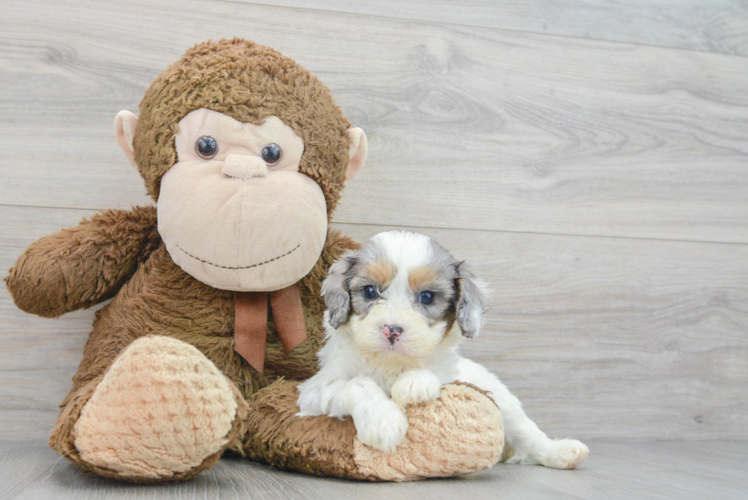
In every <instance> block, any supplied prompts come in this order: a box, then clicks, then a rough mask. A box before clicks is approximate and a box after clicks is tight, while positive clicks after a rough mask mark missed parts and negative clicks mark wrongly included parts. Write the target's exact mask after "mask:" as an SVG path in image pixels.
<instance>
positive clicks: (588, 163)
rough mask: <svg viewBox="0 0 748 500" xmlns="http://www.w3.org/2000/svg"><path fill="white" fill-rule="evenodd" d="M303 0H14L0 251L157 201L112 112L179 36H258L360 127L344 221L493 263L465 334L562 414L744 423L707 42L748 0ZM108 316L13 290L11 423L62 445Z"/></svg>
mask: <svg viewBox="0 0 748 500" xmlns="http://www.w3.org/2000/svg"><path fill="white" fill-rule="evenodd" d="M304 1H306V0H284V2H285V3H284V5H288V6H295V7H293V8H287V7H281V6H273V5H255V4H251V3H243V2H241V1H238V2H229V1H219V0H210V1H207V2H206V1H200V2H198V1H197V0H184V1H180V2H177V1H176V0H156V1H146V0H133V1H132V2H127V3H122V2H114V1H102V2H96V4H95V8H94V6H93V3H92V2H91V1H90V0H88V1H85V0H70V1H66V2H55V1H52V0H34V1H33V2H22V1H20V0H4V1H3V2H2V3H0V49H2V50H0V148H1V150H2V151H3V155H2V158H0V269H3V270H5V269H7V268H9V267H10V266H11V265H12V263H13V262H14V261H15V259H16V258H17V256H18V255H19V254H20V253H21V251H22V250H23V249H24V248H25V247H26V246H27V245H28V244H30V243H31V242H32V241H34V240H35V239H36V238H38V237H41V236H43V235H46V234H49V233H52V232H54V231H57V230H58V229H60V228H61V227H66V226H72V225H75V224H77V223H78V221H79V220H80V219H81V218H82V217H84V216H89V215H91V214H92V213H93V212H94V210H96V209H104V208H127V207H129V206H131V205H133V204H142V203H148V202H149V200H148V198H147V197H146V195H145V189H144V187H143V184H142V181H141V179H140V178H139V176H138V174H137V173H136V172H135V170H134V169H133V168H132V167H131V166H130V165H129V164H128V163H127V161H126V160H125V159H124V157H123V156H122V154H121V153H120V151H119V149H118V147H117V145H116V141H115V140H114V138H113V134H112V132H111V124H112V120H113V117H114V115H115V114H116V112H117V111H119V110H120V109H130V110H136V108H137V104H138V102H139V100H140V98H141V97H142V94H143V92H144V90H145V88H146V87H147V86H148V85H149V83H150V82H151V80H152V79H153V78H154V77H155V76H156V75H157V74H158V73H159V72H160V71H161V70H162V69H163V68H164V67H166V65H168V64H169V63H171V62H173V61H174V60H176V59H177V58H178V57H179V56H180V55H181V54H182V52H183V51H184V50H185V49H186V48H187V47H189V46H191V45H193V44H194V43H196V42H198V41H201V40H204V39H207V38H214V39H215V38H221V37H231V36H235V35H236V36H244V37H247V38H251V39H255V40H257V41H258V42H260V43H264V44H266V45H270V46H273V47H275V48H277V49H279V50H280V51H282V52H284V53H285V54H287V55H290V56H292V57H294V58H295V59H297V60H298V61H299V62H300V63H301V64H303V65H304V66H306V67H307V68H309V69H310V70H311V71H312V72H314V73H316V74H318V75H319V76H320V77H321V78H322V80H323V81H324V82H325V83H327V84H328V85H329V86H330V87H331V89H332V91H333V94H334V96H335V97H336V99H337V100H338V102H339V103H340V104H341V105H342V107H343V108H344V111H345V112H346V113H347V114H348V115H349V116H350V117H351V119H352V121H353V122H354V123H355V124H356V125H360V126H362V127H364V129H365V130H366V131H367V134H368V136H369V144H370V154H369V160H368V166H367V168H366V169H365V170H364V171H363V172H362V173H361V174H360V176H359V177H358V178H357V179H356V180H355V181H354V182H353V183H351V185H350V186H349V187H348V189H347V192H346V193H345V195H344V197H343V201H342V203H341V206H340V208H339V210H338V212H337V214H336V220H337V226H338V227H339V228H341V229H342V230H343V231H344V232H345V233H347V234H350V235H351V236H354V237H356V238H358V239H364V238H367V237H369V236H371V235H373V234H375V233H377V232H379V231H381V230H384V229H387V228H393V227H400V228H411V229H413V230H417V231H419V232H425V233H427V234H430V235H432V236H434V237H435V238H436V239H437V240H438V241H440V242H442V243H443V244H444V245H445V246H447V247H448V248H450V249H451V250H452V251H453V252H454V253H455V254H456V255H457V256H459V257H461V258H465V259H467V260H468V262H470V263H471V264H472V265H473V266H474V267H475V269H476V270H477V272H478V274H479V275H481V276H483V277H484V278H486V279H488V280H489V281H491V282H492V286H493V288H494V290H495V293H494V299H493V308H492V309H491V311H490V313H489V321H488V324H487V327H486V329H485V332H484V335H483V336H482V337H480V338H479V339H477V340H475V341H472V342H469V343H466V344H465V352H466V353H467V354H468V355H469V356H470V357H473V358H475V359H477V360H478V361H480V362H481V363H483V364H485V365H487V366H489V367H490V368H492V369H493V370H494V371H496V372H497V373H498V374H499V375H500V377H501V378H502V379H503V380H504V382H506V383H507V385H508V386H509V387H510V389H512V390H513V391H514V392H515V393H516V394H517V395H518V396H519V397H520V398H521V399H522V400H523V401H524V402H525V405H526V409H527V411H528V413H529V414H530V416H531V417H532V418H534V419H535V420H536V421H537V422H538V423H539V424H540V426H541V427H542V428H543V429H544V430H546V431H547V432H548V433H549V434H551V435H554V436H560V437H562V436H574V437H580V438H583V439H590V438H607V439H622V440H623V439H686V440H693V439H748V402H747V401H746V398H745V388H746V386H748V245H747V244H746V243H748V169H746V167H745V166H746V164H747V163H746V161H747V160H748V94H746V92H745V89H746V88H748V58H744V57H737V56H734V55H725V54H719V53H716V52H725V53H728V54H738V55H744V54H743V51H744V49H745V42H744V35H745V32H746V31H745V30H743V27H745V26H746V23H747V22H748V21H747V20H748V15H746V14H745V12H743V11H744V10H745V9H744V8H743V6H742V5H743V4H740V3H737V2H732V3H730V2H724V3H706V2H704V3H700V4H699V5H698V6H695V5H696V4H689V5H694V7H693V8H691V9H686V8H683V9H678V8H676V7H674V6H673V5H671V4H669V3H659V4H657V5H654V4H650V3H647V4H646V5H645V4H644V3H643V2H638V3H637V2H628V3H627V2H618V3H608V4H605V5H603V4H602V3H601V2H597V1H595V0H589V1H588V2H585V3H579V2H577V3H568V4H566V5H567V10H563V8H562V7H561V4H560V3H558V2H555V1H553V0H548V1H547V2H541V1H540V0H533V2H534V3H533V2H528V3H527V4H523V5H526V9H527V10H526V11H524V12H523V11H522V8H521V7H520V6H519V4H516V5H515V4H511V3H507V2H504V3H501V4H499V3H498V2H488V1H486V2H479V0H470V1H471V2H473V3H468V4H467V6H468V8H467V9H466V11H465V12H458V11H456V10H450V9H451V7H450V8H448V7H447V6H446V4H444V3H439V4H436V7H434V6H433V5H431V6H427V5H426V4H425V3H424V2H423V1H421V0H417V1H413V2H409V3H398V8H397V9H396V8H393V7H391V6H392V5H393V4H391V3H387V2H385V3H382V4H379V5H384V6H385V7H384V8H385V9H389V14H387V13H386V12H385V13H384V15H382V14H383V13H382V12H380V11H377V10H376V9H378V8H380V7H377V6H375V5H374V4H371V3H370V4H367V5H356V6H353V7H352V6H350V5H349V4H346V6H344V7H343V6H342V5H343V4H340V3H335V2H333V3H328V4H320V3H314V4H312V3H308V4H304V3H302V2H304ZM309 1H316V0H309ZM689 1H691V0H689ZM294 2H295V3H294ZM722 5H724V6H726V7H725V8H724V10H723V11H720V10H719V7H720V6H722ZM338 6H340V7H338ZM388 6H389V7H388ZM714 6H717V7H714ZM298 7H303V8H298ZM437 7H438V8H437ZM344 8H345V9H347V10H350V11H351V13H343V12H334V11H335V10H343V9H344ZM546 8H547V9H546ZM372 9H375V10H372ZM501 9H504V10H501ZM715 9H716V10H715ZM468 10H469V11H470V12H468ZM538 11H542V12H540V13H538ZM511 12H514V14H511ZM580 12H584V15H583V14H581V13H580ZM206 13H209V15H207V16H206ZM533 13H534V14H533ZM624 13H625V15H624ZM510 14H511V15H510ZM541 14H542V15H541ZM614 14H615V15H618V16H619V17H618V18H616V19H619V20H621V22H620V26H619V27H618V28H616V29H612V28H611V25H612V24H614V23H613V21H611V19H613V18H614V17H615V16H614ZM466 16H468V17H466ZM497 16H498V17H506V19H507V23H509V24H507V25H498V24H493V23H494V21H495V19H497ZM512 16H514V17H512ZM544 16H545V17H544ZM584 16H587V17H584ZM626 16H628V17H626ZM398 17H401V18H402V19H398ZM409 17H413V18H418V19H420V20H419V21H415V20H412V19H408V18H409ZM533 17H535V18H537V19H531V18H533ZM478 18H479V19H482V20H484V24H485V25H486V26H485V27H475V26H471V25H474V24H480V23H477V22H474V20H475V19H478ZM518 18H524V21H522V22H524V23H526V24H521V23H520V24H519V25H514V27H512V23H518V22H520V21H518V20H517V19H518ZM492 19H493V20H492ZM554 19H555V21H554ZM626 19H630V20H632V21H631V22H630V23H627V22H623V21H625V20H626ZM694 19H698V22H697V21H694ZM605 20H608V21H607V25H606V22H603V21H605ZM542 23H545V24H544V25H543V28H542V29H539V28H537V26H538V25H542ZM575 23H576V24H575ZM580 23H581V24H580ZM585 23H586V24H585ZM592 24H594V25H595V30H592V31H590V32H589V33H580V32H579V30H580V29H582V30H583V29H586V28H584V27H585V26H586V25H592ZM606 26H607V27H606ZM497 28H502V29H497ZM655 28H657V29H659V30H660V31H661V33H655V32H656V31H657V29H655ZM514 29H525V30H528V31H535V32H538V31H543V32H544V33H555V34H562V35H569V34H574V36H579V37H581V38H571V37H569V36H553V35H548V34H538V33H523V32H519V31H511V30H514ZM565 30H569V31H565ZM575 30H576V31H575ZM637 32H645V33H647V34H650V35H651V36H653V37H655V38H656V37H660V38H656V39H652V40H632V39H629V38H625V37H629V36H633V35H631V34H632V33H637ZM601 33H602V34H605V33H607V34H608V35H609V37H610V38H609V39H610V40H617V41H628V42H633V43H631V44H622V43H610V42H606V41H600V40H595V38H604V36H602V35H601ZM627 33H628V34H627ZM694 33H696V34H694ZM608 35H606V36H608ZM624 35H625V36H624ZM619 36H620V37H624V38H621V39H620V40H619V39H618V38H616V37H619ZM582 38H584V39H582ZM658 40H659V41H658ZM663 40H664V41H663ZM678 40H680V41H678ZM684 40H685V42H684ZM641 43H644V44H655V45H670V46H672V47H681V48H688V49H693V50H688V51H684V50H676V49H672V48H658V47H652V46H643V45H640V44H641ZM689 44H691V45H689ZM699 51H702V52H699ZM709 52H712V53H709ZM93 314H94V312H93V311H91V310H89V311H79V312H75V313H72V314H68V315H65V316H63V317H62V318H60V319H58V320H49V319H42V318H37V317H33V316H30V315H26V314H24V313H22V312H21V311H19V310H18V309H16V308H15V306H14V305H13V304H12V301H11V298H10V297H9V295H8V292H7V290H6V289H5V287H4V286H0V439H10V440H18V439H37V440H44V439H46V437H47V434H48V433H49V431H50V429H51V427H52V424H53V422H54V419H55V418H56V415H57V408H56V405H57V404H58V403H59V402H60V401H61V400H62V397H63V396H64V394H65V393H66V392H67V390H68V388H69V386H70V378H71V377H72V375H73V373H74V371H75V368H76V366H77V363H78V361H79V360H80V356H81V352H82V346H83V343H84V342H85V339H86V336H87V335H88V332H89V331H90V327H91V323H92V321H93ZM689 449H692V448H689ZM593 453H594V450H593ZM593 456H594V455H593ZM691 465H693V466H694V467H696V466H697V464H696V463H695V462H694V463H691ZM522 470H532V469H522ZM0 474H2V468H1V467H0ZM632 474H635V471H634V472H632ZM0 477H2V476H0ZM569 477H573V476H569ZM630 478H633V476H630ZM274 480H275V479H272V478H268V477H263V478H262V479H258V481H259V483H258V484H271V483H272V482H273V481H274ZM499 480H500V479H496V478H492V479H491V481H499ZM602 481H603V482H602V483H599V484H605V481H607V479H603V480H602ZM0 483H2V481H0ZM551 483H552V481H551ZM471 484H472V483H471ZM596 484H597V483H596ZM284 487H285V486H284ZM580 487H582V486H580ZM548 488H549V489H547V490H543V491H546V492H547V493H548V494H549V495H547V496H552V495H551V493H553V492H555V491H557V490H554V489H553V484H550V485H549V486H548ZM621 488H622V489H621V491H629V490H627V489H626V486H625V485H624V486H621ZM242 491H244V490H242ZM252 491H255V490H252ZM256 491H266V490H264V489H262V488H260V489H258V490H256ZM371 491H374V490H371ZM435 491H438V489H437V490H435ZM584 491H587V490H584ZM590 491H591V490H590ZM631 491H632V492H633V491H635V490H631ZM292 493H293V494H298V495H303V494H306V493H305V492H304V491H302V490H297V489H293V490H292ZM588 493H589V492H588ZM373 494H374V493H372V495H373ZM585 494H586V493H585ZM590 494H591V493H590ZM92 495H94V497H95V495H96V493H92ZM445 496H446V494H445ZM634 496H636V495H634Z"/></svg>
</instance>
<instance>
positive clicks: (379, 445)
mask: <svg viewBox="0 0 748 500" xmlns="http://www.w3.org/2000/svg"><path fill="white" fill-rule="evenodd" d="M387 403H389V404H382V405H380V406H378V407H377V409H376V410H373V409H372V410H370V411H368V412H366V413H364V414H362V415H356V416H354V418H353V423H354V424H355V426H356V432H357V433H358V440H359V441H361V442H362V443H363V444H365V445H368V446H371V447H372V448H376V449H378V450H382V451H384V452H385V453H393V452H394V451H395V450H396V449H397V447H398V446H400V443H402V442H403V439H405V434H406V433H407V432H408V417H406V416H405V412H403V410H402V409H401V408H400V407H398V406H397V405H396V404H395V403H392V402H391V401H388V402H387Z"/></svg>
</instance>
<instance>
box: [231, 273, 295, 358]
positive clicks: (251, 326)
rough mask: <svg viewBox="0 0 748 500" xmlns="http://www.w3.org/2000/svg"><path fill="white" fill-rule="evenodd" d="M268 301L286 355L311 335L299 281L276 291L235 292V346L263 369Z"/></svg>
mask: <svg viewBox="0 0 748 500" xmlns="http://www.w3.org/2000/svg"><path fill="white" fill-rule="evenodd" d="M268 302H270V308H271V310H272V311H273V320H274V321H275V327H276V329H277V330H278V336H279V337H280V341H281V343H282V344H283V350H284V351H285V352H286V355H288V353H289V352H291V351H293V350H294V349H295V348H296V347H297V346H298V345H299V344H301V343H302V342H304V340H306V338H307V332H306V322H305V321H304V310H303V309H302V308H301V296H300V295H299V289H298V288H297V287H296V285H291V286H289V287H286V288H283V289H281V290H277V291H275V292H234V306H235V308H236V312H235V320H234V350H235V351H236V352H238V353H239V354H240V355H241V357H243V358H244V359H246V360H247V362H248V363H249V364H250V365H252V367H253V368H254V369H255V370H257V371H258V372H260V373H262V372H263V370H264V365H265V343H266V341H267V331H268Z"/></svg>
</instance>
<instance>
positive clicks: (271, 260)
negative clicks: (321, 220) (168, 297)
mask: <svg viewBox="0 0 748 500" xmlns="http://www.w3.org/2000/svg"><path fill="white" fill-rule="evenodd" d="M300 246H301V243H299V244H298V245H296V247H295V248H292V249H291V250H289V251H288V252H286V253H284V254H281V255H279V256H277V257H273V258H272V259H269V260H266V261H264V262H258V263H256V264H252V265H250V266H241V267H230V266H221V265H219V264H213V263H212V262H208V261H207V260H205V259H201V258H200V257H196V256H194V255H192V254H191V253H190V252H188V251H187V250H185V249H184V248H182V247H180V246H179V244H177V248H179V249H180V250H181V251H183V252H184V253H185V255H187V256H189V257H192V258H193V259H195V260H199V261H200V262H202V263H204V264H208V265H209V266H213V267H218V268H221V269H238V270H241V269H251V268H253V267H260V266H264V265H265V264H270V263H271V262H275V261H276V260H280V259H282V258H283V257H285V256H286V255H289V254H292V253H293V252H295V251H296V250H298V249H299V247H300Z"/></svg>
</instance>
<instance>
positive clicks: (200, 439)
mask: <svg viewBox="0 0 748 500" xmlns="http://www.w3.org/2000/svg"><path fill="white" fill-rule="evenodd" d="M237 407H238V405H237V402H236V399H235V396H234V392H233V389H232V387H231V385H230V384H229V382H228V380H227V379H226V377H225V376H224V375H223V374H221V373H220V372H219V371H218V369H217V368H216V367H215V365H214V364H213V363H211V362H210V361H209V360H208V359H207V358H205V356H203V355H202V354H201V353H200V352H199V351H198V350H197V349H196V348H194V347H193V346H191V345H189V344H186V343H184V342H180V341H178V340H175V339H171V338H168V337H144V338H141V339H139V340H136V341H135V342H133V343H132V344H131V345H130V346H129V347H128V348H127V349H126V350H125V351H124V352H123V353H122V354H121V355H120V356H119V358H117V360H116V361H115V362H114V364H112V366H111V368H110V369H109V371H108V372H107V373H106V375H105V376H104V378H103V380H102V381H101V382H100V383H99V385H98V386H97V387H96V391H95V392H94V394H93V395H92V396H91V399H90V400H89V401H88V403H86V405H85V407H84V408H83V411H82V412H81V416H80V419H79V420H78V422H77V423H76V425H75V436H76V439H75V447H76V449H77V450H78V452H79V453H80V458H81V459H82V460H83V461H84V462H87V463H88V464H91V465H93V466H95V467H98V468H103V469H106V470H110V471H114V472H115V473H117V476H118V477H120V478H122V479H128V478H129V479H133V480H148V479H152V480H158V479H161V480H163V479H168V478H170V477H172V476H175V475H178V474H184V473H186V472H188V471H190V470H191V469H195V468H197V467H199V466H200V465H201V464H203V462H204V461H206V459H207V458H208V457H211V456H212V455H215V454H220V452H222V451H223V448H224V447H225V446H226V444H227V443H228V434H229V432H230V431H231V429H232V423H233V422H234V420H235V417H236V414H237Z"/></svg>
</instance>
